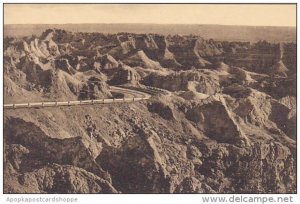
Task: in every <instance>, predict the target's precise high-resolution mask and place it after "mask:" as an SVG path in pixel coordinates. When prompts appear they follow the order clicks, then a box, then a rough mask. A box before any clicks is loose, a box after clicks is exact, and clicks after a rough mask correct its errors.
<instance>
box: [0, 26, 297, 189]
mask: <svg viewBox="0 0 300 204" xmlns="http://www.w3.org/2000/svg"><path fill="white" fill-rule="evenodd" d="M110 85H123V86H125V87H127V88H131V89H143V88H145V86H151V87H155V88H161V89H165V90H166V91H165V92H161V93H160V92H158V93H157V94H155V95H153V96H152V97H151V98H150V99H149V100H146V101H140V102H131V103H114V104H98V105H85V106H71V107H67V106H66V107H59V108H58V107H47V108H24V109H5V110H4V147H5V148H4V192H5V193H295V192H296V117H297V115H296V45H295V44H293V43H281V44H278V43H269V42H267V41H258V42H255V43H249V42H228V41H215V40H213V39H204V38H202V37H200V36H195V35H186V36H181V35H176V34H174V35H168V36H163V35H158V34H134V33H118V34H102V33H96V32H94V33H83V32H81V33H76V32H69V31H65V30H59V29H48V30H46V31H44V32H43V34H41V35H40V36H31V37H23V38H13V37H6V38H5V39H4V102H5V103H27V102H35V101H56V100H57V101H67V100H87V99H99V98H111V97H123V96H120V95H117V94H116V93H113V92H111V91H110V88H109V86H110ZM164 93H167V94H164Z"/></svg>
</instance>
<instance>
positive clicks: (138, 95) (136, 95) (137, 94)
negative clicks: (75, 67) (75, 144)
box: [4, 86, 153, 109]
mask: <svg viewBox="0 0 300 204" xmlns="http://www.w3.org/2000/svg"><path fill="white" fill-rule="evenodd" d="M110 91H111V92H115V93H121V94H124V95H130V96H132V97H124V98H104V99H94V100H79V101H53V102H29V103H9V104H4V108H5V109H16V108H37V107H57V106H74V105H90V104H109V103H120V102H134V101H141V100H148V99H149V98H150V97H151V95H153V94H151V91H150V92H149V90H147V91H146V90H145V92H143V91H141V90H134V89H129V88H123V87H116V86H110Z"/></svg>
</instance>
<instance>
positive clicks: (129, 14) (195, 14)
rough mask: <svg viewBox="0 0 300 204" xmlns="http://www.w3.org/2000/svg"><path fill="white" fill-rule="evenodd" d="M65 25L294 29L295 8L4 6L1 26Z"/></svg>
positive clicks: (100, 5)
mask: <svg viewBox="0 0 300 204" xmlns="http://www.w3.org/2000/svg"><path fill="white" fill-rule="evenodd" d="M66 23H158V24H222V25H252V26H296V4H293V5H282V4H281V5H280V4H278V5H274V4H273V5H263V4H261V5H253V4H251V5H249V4H244V5H241V4H236V5H232V4H227V5H224V4H219V5H218V4H217V5H216V4H214V5H212V4H210V5H208V4H197V5H196V4H184V5H182V4H181V5H178V4H176V5H174V4H169V5H167V4H85V5H84V4H51V5H50V4H27V5H26V4H4V24H66Z"/></svg>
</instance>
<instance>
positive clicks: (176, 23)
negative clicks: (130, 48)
mask: <svg viewBox="0 0 300 204" xmlns="http://www.w3.org/2000/svg"><path fill="white" fill-rule="evenodd" d="M75 24H114V25H116V24H139V25H207V26H209V25H210V26H245V27H287V28H297V25H295V26H287V25H285V26H284V25H282V26H280V25H241V24H237V25H233V24H205V23H204V24H195V23H121V22H120V23H6V24H5V23H4V24H3V25H4V26H5V25H75Z"/></svg>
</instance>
